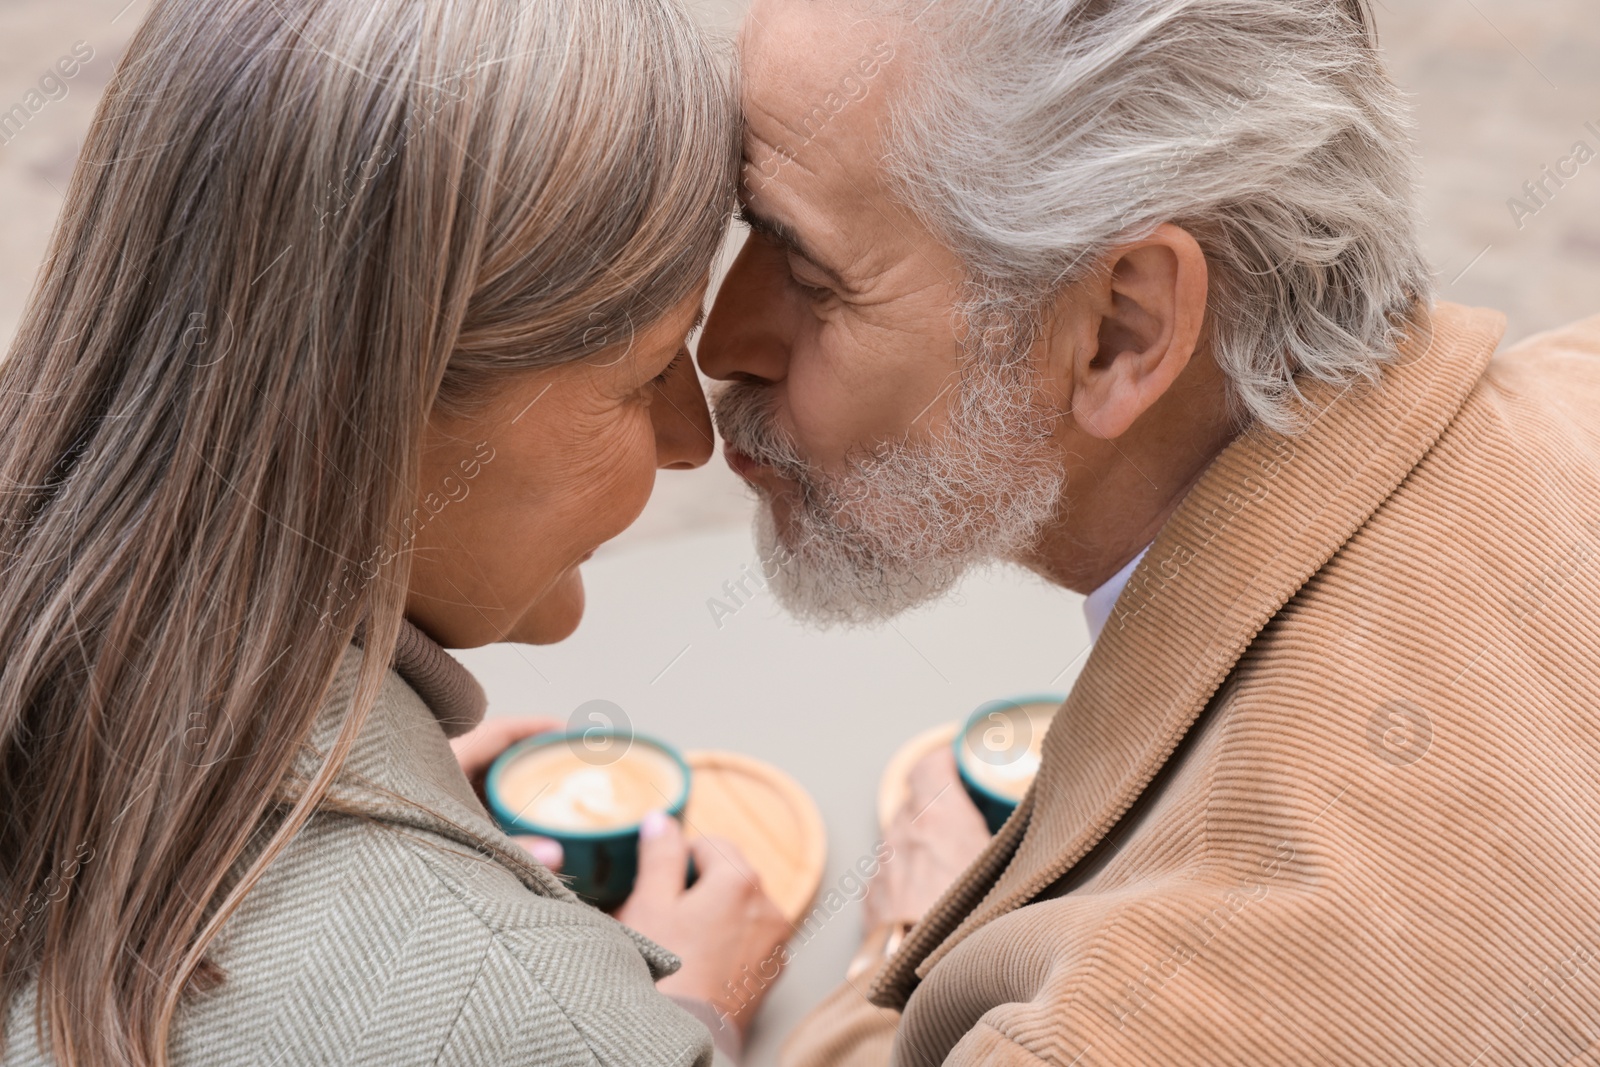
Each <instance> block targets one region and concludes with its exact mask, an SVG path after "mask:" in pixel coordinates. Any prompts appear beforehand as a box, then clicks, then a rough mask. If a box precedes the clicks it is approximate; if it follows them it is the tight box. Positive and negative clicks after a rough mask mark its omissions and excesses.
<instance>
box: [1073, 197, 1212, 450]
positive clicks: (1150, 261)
mask: <svg viewBox="0 0 1600 1067" xmlns="http://www.w3.org/2000/svg"><path fill="white" fill-rule="evenodd" d="M1080 286H1082V287H1085V291H1083V292H1079V293H1076V294H1073V297H1074V299H1073V300H1072V304H1073V305H1075V307H1076V314H1077V315H1080V316H1081V315H1084V313H1085V312H1087V313H1088V314H1089V315H1090V316H1091V319H1090V321H1088V322H1084V323H1083V326H1084V327H1085V331H1084V332H1083V333H1082V334H1081V335H1080V342H1081V343H1079V344H1078V345H1076V346H1075V351H1074V352H1073V355H1072V364H1073V365H1072V377H1073V381H1072V417H1073V419H1074V421H1076V422H1077V424H1078V425H1079V426H1081V427H1082V428H1083V430H1084V432H1085V433H1087V434H1089V435H1090V436H1091V437H1099V438H1104V439H1107V440H1110V439H1112V438H1116V437H1120V436H1122V435H1123V434H1124V433H1126V432H1127V431H1128V428H1129V427H1130V426H1132V425H1133V424H1134V422H1135V421H1136V420H1137V419H1138V418H1139V416H1141V415H1143V414H1144V413H1145V412H1146V411H1148V410H1149V409H1150V407H1151V406H1152V405H1153V404H1155V402H1156V401H1157V400H1159V399H1160V398H1161V396H1162V394H1164V393H1165V392H1166V391H1167V390H1168V389H1170V388H1171V387H1172V383H1173V382H1175V381H1177V380H1178V375H1180V374H1182V373H1183V370H1184V368H1185V367H1187V366H1188V365H1189V358H1190V357H1191V356H1192V355H1194V352H1195V349H1196V348H1197V347H1198V346H1199V344H1200V336H1201V330H1202V328H1203V326H1204V323H1205V313H1206V291H1207V275H1206V257H1205V253H1204V252H1202V251H1201V250H1200V244H1199V242H1198V241H1196V240H1195V239H1194V237H1193V236H1191V235H1190V234H1189V232H1188V231H1187V230H1183V229H1180V228H1179V227H1177V226H1173V225H1171V224H1170V223H1168V224H1165V225H1162V226H1161V227H1159V228H1158V229H1157V230H1156V231H1155V232H1154V233H1152V234H1151V235H1150V236H1149V237H1146V238H1144V239H1143V240H1140V241H1134V242H1132V243H1130V244H1126V245H1121V246H1118V247H1117V248H1114V249H1112V250H1111V251H1110V252H1109V253H1107V254H1106V256H1105V257H1104V258H1103V259H1102V266H1101V269H1100V270H1098V271H1096V272H1095V273H1094V274H1092V275H1091V276H1089V277H1087V278H1085V279H1083V280H1082V281H1081V282H1079V283H1077V284H1076V285H1074V286H1073V287H1072V288H1073V289H1077V288H1079V287H1080ZM1080 321H1081V320H1080ZM1089 328H1092V329H1093V332H1092V333H1090V332H1088V329H1089Z"/></svg>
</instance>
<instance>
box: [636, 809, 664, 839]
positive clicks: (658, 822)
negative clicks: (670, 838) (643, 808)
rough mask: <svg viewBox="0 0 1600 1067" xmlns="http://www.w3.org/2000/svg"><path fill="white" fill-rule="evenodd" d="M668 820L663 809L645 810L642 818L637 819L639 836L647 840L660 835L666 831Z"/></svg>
mask: <svg viewBox="0 0 1600 1067" xmlns="http://www.w3.org/2000/svg"><path fill="white" fill-rule="evenodd" d="M669 821H670V820H669V819H668V817H667V813H666V812H664V811H647V812H645V815H644V818H643V819H641V820H639V836H640V837H642V838H644V839H645V840H647V841H648V840H650V839H651V838H656V837H660V836H661V835H662V834H664V833H666V831H667V823H668V822H669Z"/></svg>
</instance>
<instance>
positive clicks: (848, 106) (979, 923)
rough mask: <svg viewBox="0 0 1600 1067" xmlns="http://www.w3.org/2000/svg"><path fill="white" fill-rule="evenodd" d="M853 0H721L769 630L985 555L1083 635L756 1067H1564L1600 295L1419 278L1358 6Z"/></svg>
mask: <svg viewBox="0 0 1600 1067" xmlns="http://www.w3.org/2000/svg"><path fill="white" fill-rule="evenodd" d="M877 3H878V6H876V7H872V8H868V7H865V6H862V4H860V3H857V2H855V0H756V4H755V6H754V8H753V9H752V10H751V12H750V16H749V22H748V25H747V27H746V30H745V34H744V38H743V43H742V49H743V64H742V66H743V78H744V84H743V95H744V103H745V109H746V128H745V131H744V145H745V168H744V176H743V180H742V186H743V189H742V192H743V198H744V202H745V207H746V211H747V215H748V221H749V223H750V225H751V228H752V231H753V233H752V236H751V238H750V240H749V242H748V243H747V244H746V246H745V248H744V250H743V252H742V253H741V254H740V256H739V258H738V260H737V262H736V263H735V264H734V266H733V268H732V271H731V273H730V274H729V276H728V279H727V282H726V284H725V285H724V286H723V288H722V291H721V293H720V295H719V297H718V299H717V303H716V306H715V307H714V309H713V311H712V314H711V316H710V319H709V321H708V324H707V327H706V333H705V335H704V337H703V339H702V342H701V346H700V360H701V365H702V368H703V369H704V371H705V372H706V373H707V374H708V375H710V376H712V377H714V378H719V379H724V380H726V381H727V382H728V383H729V385H728V386H726V387H725V391H724V392H723V393H722V395H721V397H720V399H719V402H718V405H717V416H718V420H719V424H720V426H721V428H722V430H723V432H724V434H725V436H726V438H727V441H728V460H729V462H730V464H731V465H732V466H733V467H734V469H735V470H737V471H738V472H739V473H740V474H742V475H743V476H744V477H745V478H746V479H748V480H749V481H750V482H751V483H752V484H753V485H755V486H756V487H757V489H758V490H759V492H760V494H761V497H762V499H763V502H764V507H763V508H762V510H761V519H760V522H759V524H758V526H759V529H758V534H759V536H760V538H761V539H762V540H763V541H765V542H767V543H768V548H769V550H771V551H779V550H780V546H781V551H782V552H783V554H784V558H785V559H786V560H787V561H788V562H787V563H786V564H785V566H784V567H783V568H782V570H781V572H780V573H779V574H778V575H777V576H776V577H775V578H774V579H773V584H774V588H775V589H776V590H777V592H778V593H779V594H780V595H781V596H782V598H783V599H784V601H785V602H786V603H787V604H788V605H789V607H790V608H791V609H793V610H794V611H795V612H796V613H798V614H800V615H802V616H804V617H806V618H809V619H812V620H817V621H820V622H825V623H826V622H851V621H869V622H870V621H873V620H881V619H885V618H888V617H890V616H891V615H893V614H894V613H896V612H899V611H901V610H903V609H905V608H907V607H910V606H912V605H915V604H918V603H922V602H925V601H927V600H929V599H930V598H934V597H937V596H939V595H940V594H942V593H944V592H945V591H947V590H949V589H950V588H951V587H952V585H953V584H954V583H955V582H956V581H957V580H958V579H959V577H960V575H961V574H962V573H963V572H964V571H965V570H966V569H967V568H969V567H970V566H971V565H973V564H976V563H981V562H984V561H989V560H996V559H998V560H1006V561H1011V562H1015V563H1019V564H1021V565H1023V566H1026V567H1029V568H1031V569H1032V570H1034V571H1036V572H1038V573H1039V574H1041V575H1044V576H1045V577H1047V578H1048V579H1049V580H1051V581H1053V582H1056V583H1058V584H1060V585H1062V586H1065V587H1067V588H1070V589H1074V590H1077V591H1080V592H1084V593H1087V594H1089V606H1090V608H1091V614H1092V618H1091V621H1092V623H1093V624H1094V628H1095V629H1096V630H1097V632H1098V637H1097V640H1096V644H1095V646H1094V649H1093V652H1092V654H1091V655H1090V657H1089V659H1088V661H1087V663H1086V664H1085V666H1084V669H1083V672H1082V675H1081V677H1080V678H1079V679H1078V682H1077V684H1076V685H1075V687H1074V689H1073V692H1072V694H1071V697H1070V698H1069V699H1068V701H1067V702H1066V704H1065V706H1064V707H1063V708H1062V709H1061V710H1060V712H1059V713H1058V714H1057V716H1056V719H1055V723H1054V725H1053V726H1052V728H1051V730H1050V733H1049V735H1048V737H1047V738H1046V740H1045V745H1044V754H1043V765H1042V769H1041V771H1040V773H1039V776H1038V778H1037V780H1036V781H1035V783H1034V786H1033V788H1032V790H1031V792H1030V793H1029V795H1028V796H1027V797H1026V798H1025V799H1024V801H1023V802H1022V804H1021V806H1020V808H1019V809H1018V810H1017V812H1016V813H1015V815H1014V816H1013V817H1012V818H1011V820H1010V821H1009V822H1008V823H1007V824H1006V826H1005V827H1004V828H1003V829H1002V830H1001V832H1000V833H999V834H998V836H996V837H995V838H994V839H993V840H992V841H988V842H985V843H983V847H982V851H981V855H978V856H977V858H976V859H975V861H974V862H972V863H971V865H970V866H969V867H967V869H966V870H965V871H964V872H963V873H961V874H960V877H959V878H957V879H956V880H955V882H954V884H953V885H951V886H950V887H949V888H948V890H947V891H945V892H944V893H943V895H942V896H939V897H938V898H937V901H936V903H932V906H931V908H927V909H926V911H925V913H923V911H924V906H925V904H927V903H928V902H929V901H928V895H929V894H930V892H937V890H938V889H939V888H940V886H939V885H938V884H937V883H938V882H939V881H940V880H941V879H940V877H939V874H940V872H941V871H942V870H945V869H948V868H951V867H952V866H954V865H955V864H956V862H957V858H959V860H961V861H964V860H965V859H966V858H967V850H965V846H963V845H962V844H961V842H962V841H964V840H970V839H972V838H974V836H981V835H975V834H974V831H973V819H974V815H973V812H972V811H971V810H970V808H965V807H964V804H965V801H964V798H962V797H961V796H960V790H959V789H955V790H951V789H948V788H946V789H944V790H943V792H942V793H941V792H940V791H938V790H934V789H931V788H930V787H926V786H924V789H925V791H926V792H928V795H930V796H938V797H939V798H940V799H939V801H938V802H937V804H936V805H935V807H934V808H933V809H930V810H929V811H928V813H927V814H926V815H925V816H924V817H923V818H921V819H920V820H919V821H918V822H917V823H915V824H913V823H912V822H911V820H910V819H909V818H907V817H902V820H901V823H900V824H899V825H898V826H897V827H896V828H895V830H894V831H893V832H892V835H891V836H892V837H893V838H894V839H895V840H896V841H897V842H898V845H899V848H898V851H897V854H896V857H895V859H894V860H892V861H890V862H889V863H887V864H886V865H885V873H884V875H883V876H882V877H883V882H882V884H880V885H879V886H877V887H875V890H874V896H873V898H869V900H870V899H874V898H876V899H877V901H878V903H877V906H876V914H877V915H878V916H880V917H882V918H883V919H884V923H883V924H882V925H881V926H879V927H878V928H877V929H875V930H874V931H873V932H872V934H871V936H870V937H869V939H868V942H867V944H866V946H865V947H864V950H863V953H862V955H861V957H860V965H861V967H860V972H859V973H858V974H856V975H855V976H853V977H852V978H850V980H849V981H847V983H846V984H845V985H843V986H841V987H840V990H839V991H838V993H836V994H835V995H834V996H833V997H832V998H830V1000H829V1001H828V1002H826V1003H825V1004H824V1005H822V1006H821V1007H819V1009H818V1010H817V1011H816V1013H814V1014H813V1016H812V1017H811V1018H810V1019H809V1020H808V1021H807V1023H806V1024H805V1025H804V1026H802V1027H801V1028H800V1030H799V1031H798V1032H797V1033H796V1034H795V1035H793V1037H792V1038H791V1040H790V1042H789V1045H788V1047H787V1052H786V1055H787V1059H788V1062H790V1063H792V1064H797V1065H800V1064H804V1065H813V1064H815V1065H819V1067H820V1065H829V1067H834V1065H857V1064H860V1065H865V1064H881V1063H896V1064H903V1065H907V1067H910V1065H922V1064H938V1063H946V1064H960V1065H967V1064H1015V1065H1023V1064H1027V1065H1038V1064H1058V1065H1066V1064H1079V1065H1084V1067H1087V1065H1090V1064H1166V1063H1187V1064H1200V1063H1204V1064H1221V1063H1229V1064H1262V1063H1311V1062H1318V1063H1340V1064H1350V1063H1372V1064H1397V1063H1407V1064H1417V1063H1457V1064H1462V1065H1467V1064H1478V1065H1481V1067H1487V1065H1489V1064H1506V1063H1567V1062H1580V1061H1581V1062H1589V1061H1588V1060H1587V1059H1584V1056H1585V1055H1587V1056H1593V1055H1594V1052H1593V1050H1592V1046H1593V1045H1594V1044H1595V1042H1596V1040H1597V1037H1600V1034H1597V1027H1600V964H1597V962H1596V960H1595V952H1596V951H1597V949H1600V882H1597V880H1596V879H1595V878H1594V877H1593V872H1594V871H1595V870H1596V869H1597V861H1600V728H1597V724H1596V708H1597V703H1600V701H1597V695H1596V682H1597V680H1600V667H1597V659H1596V657H1597V654H1600V622H1597V610H1596V606H1595V605H1596V604H1597V602H1600V578H1597V565H1600V547H1597V546H1600V320H1589V321H1588V322H1586V323H1583V324H1580V325H1578V326H1574V327H1572V328H1570V329H1567V330H1564V331H1560V332H1557V333H1553V334H1549V335H1545V336H1542V337H1540V338H1536V339H1534V340H1532V341H1530V342H1527V343H1525V344H1523V345H1521V346H1518V347H1516V348H1513V349H1511V350H1509V351H1506V352H1504V353H1502V354H1500V355H1499V356H1495V355H1494V353H1495V351H1496V348H1497V346H1498V344H1499V340H1500V335H1501V332H1502V328H1503V320H1502V319H1501V317H1500V316H1498V315H1496V314H1494V313H1491V312H1485V311H1474V310H1468V309H1465V308H1461V307H1455V306H1450V305H1447V304H1441V303H1436V302H1435V301H1434V299H1433V296H1432V292H1431V279H1430V276H1429V272H1428V269H1427V267H1426V266H1425V264H1424V261H1423V256H1422V252H1421V249H1420V244H1419V240H1418V236H1417V219H1416V208H1415V203H1414V188H1415V184H1416V172H1415V168H1414V164H1413V160H1412V157H1411V153H1410V151H1409V148H1408V143H1407V139H1406V134H1405V115H1404V109H1403V107H1402V103H1401V98H1400V94H1399V93H1398V92H1397V91H1396V89H1395V87H1394V86H1393V85H1392V84H1391V83H1390V81H1389V80H1388V78H1387V76H1386V75H1385V73H1384V71H1383V69H1382V66H1381V62H1380V57H1379V54H1378V52H1377V49H1376V45H1375V43H1374V41H1373V40H1372V38H1371V31H1370V27H1369V25H1368V22H1367V19H1366V15H1365V13H1364V12H1363V11H1362V10H1361V8H1360V7H1359V6H1358V5H1357V4H1356V3H1354V2H1352V0H1226V2H1224V0H1008V2H1006V3H990V2H988V0H931V2H930V0H910V2H909V3H908V4H907V6H906V7H904V8H901V7H899V6H896V5H895V4H894V3H893V0H877ZM885 4H887V5H888V6H883V5H885ZM982 642H983V635H982V634H974V635H973V654H975V655H981V654H982ZM936 770H937V769H935V771H936ZM925 771H927V769H926V768H925ZM927 773H934V771H927ZM945 773H946V775H948V767H947V768H945ZM946 784H948V778H946ZM978 847H979V846H972V849H971V851H975V850H976V849H977V848H978ZM930 887H931V889H930ZM911 919H919V920H920V921H918V922H917V924H916V925H915V927H914V928H912V929H911V930H910V932H909V933H908V934H905V935H904V937H903V938H902V937H901V936H899V935H900V933H901V929H900V927H899V926H898V925H897V924H899V923H903V922H905V921H908V920H911ZM1585 1049H1590V1050H1591V1051H1590V1052H1588V1053H1584V1051H1583V1050H1585Z"/></svg>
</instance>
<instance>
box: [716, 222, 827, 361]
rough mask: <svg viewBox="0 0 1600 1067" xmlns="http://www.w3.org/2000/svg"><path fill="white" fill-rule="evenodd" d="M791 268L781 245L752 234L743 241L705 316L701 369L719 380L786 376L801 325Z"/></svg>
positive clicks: (799, 309)
mask: <svg viewBox="0 0 1600 1067" xmlns="http://www.w3.org/2000/svg"><path fill="white" fill-rule="evenodd" d="M792 288H793V286H791V285H790V284H789V267H788V264H787V262H786V261H785V258H784V254H783V252H782V251H781V250H779V249H775V248H772V247H770V246H769V245H768V244H767V242H765V241H762V240H761V239H760V238H759V237H756V236H754V235H752V236H751V237H750V238H749V239H747V240H746V241H745V243H744V248H743V249H741V250H740V252H739V255H738V257H737V258H736V259H735V260H734V261H733V266H732V267H731V268H729V270H728V276H727V277H726V278H724V279H723V282H722V286H721V287H720V288H719V289H718V290H717V299H716V302H715V303H714V304H712V306H711V314H710V315H708V316H707V317H706V325H705V329H704V330H703V331H702V332H701V334H700V344H699V346H698V349H697V355H698V357H699V360H700V370H701V372H702V373H703V374H705V376H706V377H708V378H716V379H718V380H721V381H730V380H732V379H736V378H737V379H744V380H750V379H757V380H760V381H765V382H777V381H782V380H783V378H784V377H785V375H787V374H788V373H789V355H790V351H791V346H792V343H793V339H794V333H795V330H796V328H797V327H798V322H797V320H796V315H797V314H798V313H800V312H801V311H803V310H804V309H801V308H797V307H796V306H795V304H794V299H793V297H794V294H793V293H792V292H791V290H792Z"/></svg>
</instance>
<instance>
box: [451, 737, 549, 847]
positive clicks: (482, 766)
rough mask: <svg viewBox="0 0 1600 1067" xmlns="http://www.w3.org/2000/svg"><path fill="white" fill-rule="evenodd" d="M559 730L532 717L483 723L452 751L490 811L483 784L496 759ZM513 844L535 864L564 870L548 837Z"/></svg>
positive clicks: (524, 837)
mask: <svg viewBox="0 0 1600 1067" xmlns="http://www.w3.org/2000/svg"><path fill="white" fill-rule="evenodd" d="M559 729H561V723H559V722H557V721H556V720H555V719H542V718H533V717H523V718H506V719H484V720H483V721H482V722H480V723H479V724H478V725H477V726H475V727H473V728H472V729H471V730H469V731H467V732H466V733H464V734H462V735H461V736H460V737H457V738H453V739H452V740H451V741H450V747H451V748H453V749H454V750H455V753H456V762H457V763H459V764H461V769H462V770H463V771H464V772H466V775H467V781H469V782H471V783H472V791H473V792H474V793H476V794H478V800H479V802H481V803H482V804H483V806H484V809H485V810H487V809H488V807H489V799H488V797H486V796H485V795H484V792H483V789H484V780H485V779H486V778H488V776H489V765H490V764H492V763H493V762H494V761H495V759H496V757H498V756H499V755H500V753H502V752H504V751H505V750H506V749H508V748H510V747H511V746H512V745H514V744H516V743H517V742H518V741H521V740H522V739H523V738H525V737H533V736H534V735H535V734H543V733H549V732H550V731H551V730H559ZM511 840H513V841H515V842H516V843H517V844H519V845H521V846H522V847H523V848H524V849H526V850H527V851H528V855H530V856H532V857H533V858H534V860H535V861H536V862H539V863H542V864H544V865H545V866H546V867H549V868H550V869H551V870H552V871H558V870H560V869H561V845H560V844H559V843H557V842H555V841H552V840H550V839H549V838H547V837H533V836H530V835H525V834H519V835H517V836H514V837H512V839H511Z"/></svg>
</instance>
